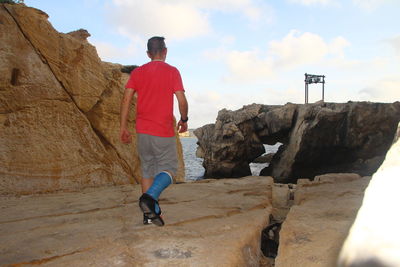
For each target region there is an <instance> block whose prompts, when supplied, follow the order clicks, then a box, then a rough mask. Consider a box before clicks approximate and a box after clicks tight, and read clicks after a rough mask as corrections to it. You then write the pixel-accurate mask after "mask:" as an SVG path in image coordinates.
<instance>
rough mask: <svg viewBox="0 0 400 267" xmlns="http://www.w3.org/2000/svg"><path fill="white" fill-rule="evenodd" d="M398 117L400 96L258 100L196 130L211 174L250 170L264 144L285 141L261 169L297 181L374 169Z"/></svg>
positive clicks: (232, 174) (224, 112) (366, 172)
mask: <svg viewBox="0 0 400 267" xmlns="http://www.w3.org/2000/svg"><path fill="white" fill-rule="evenodd" d="M247 111H248V113H247ZM257 112H259V114H258V115H257ZM399 120H400V102H395V103H392V104H390V103H370V102H348V103H339V104H334V103H318V104H307V105H295V104H286V105H284V106H265V105H257V104H253V105H250V106H245V107H243V108H242V109H240V110H237V111H227V110H222V111H221V112H220V113H219V115H218V117H217V121H216V123H215V124H210V125H207V126H203V127H202V128H199V129H197V130H196V131H195V133H196V136H197V137H198V139H199V142H198V143H199V148H198V150H199V153H198V156H201V157H203V158H204V161H203V166H204V168H205V169H206V176H211V177H239V176H241V175H244V174H247V173H248V172H249V171H250V170H249V169H248V167H247V165H248V164H249V163H251V162H252V161H253V160H254V159H256V158H257V157H258V156H260V155H261V154H262V153H263V151H264V149H263V147H262V144H269V145H273V144H275V143H277V142H281V143H283V145H281V146H280V147H279V149H278V151H277V152H276V153H275V155H274V156H273V158H272V161H271V162H270V164H269V166H268V167H267V168H265V169H263V170H262V171H261V173H260V175H266V176H272V177H274V178H275V180H276V182H280V183H290V182H292V183H295V182H296V180H297V179H298V178H301V177H310V178H314V177H315V176H317V175H321V174H326V173H358V174H359V175H362V176H368V175H372V173H374V172H375V171H376V170H377V168H378V167H379V165H380V164H381V163H382V161H383V158H384V156H385V153H386V152H387V150H388V149H389V147H390V144H391V140H392V138H393V136H394V133H395V130H396V126H397V123H398V122H399Z"/></svg>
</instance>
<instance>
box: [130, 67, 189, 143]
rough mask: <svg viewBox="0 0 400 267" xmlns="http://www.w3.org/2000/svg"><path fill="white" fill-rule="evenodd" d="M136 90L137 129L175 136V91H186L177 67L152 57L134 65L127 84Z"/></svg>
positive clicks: (151, 133) (149, 132) (162, 135)
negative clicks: (134, 67)
mask: <svg viewBox="0 0 400 267" xmlns="http://www.w3.org/2000/svg"><path fill="white" fill-rule="evenodd" d="M125 88H131V89H133V90H135V91H136V92H137V107H136V132H137V133H143V134H150V135H155V136H161V137H172V136H174V135H175V130H174V118H173V112H174V93H175V92H176V91H184V88H183V84H182V78H181V75H180V73H179V71H178V69H177V68H175V67H173V66H171V65H169V64H167V63H165V62H163V61H151V62H149V63H147V64H144V65H143V66H140V67H138V68H136V69H134V70H133V71H132V73H131V76H130V78H129V80H128V82H127V84H126V85H125Z"/></svg>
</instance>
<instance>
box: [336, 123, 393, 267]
mask: <svg viewBox="0 0 400 267" xmlns="http://www.w3.org/2000/svg"><path fill="white" fill-rule="evenodd" d="M399 137H400V125H399V126H398V129H397V136H396V137H395V143H394V144H393V146H392V147H391V149H390V150H389V152H388V153H387V155H386V158H385V161H384V162H383V164H382V166H381V167H380V168H379V169H378V171H377V172H376V173H375V174H374V175H373V176H372V179H371V182H370V184H369V185H368V188H367V190H366V191H365V197H364V200H363V204H362V207H361V208H360V210H359V211H358V214H357V218H356V220H355V222H354V224H353V226H352V227H351V230H350V232H349V235H348V237H347V239H346V241H345V243H344V245H343V248H342V251H341V255H340V261H339V266H341V267H342V266H343V267H350V266H387V267H395V266H400V254H399V251H400V228H399V225H400V216H399V214H398V204H399V187H400V179H399V173H400V140H399Z"/></svg>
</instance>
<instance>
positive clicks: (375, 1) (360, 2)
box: [353, 0, 389, 11]
mask: <svg viewBox="0 0 400 267" xmlns="http://www.w3.org/2000/svg"><path fill="white" fill-rule="evenodd" d="M387 2H389V1H388V0H353V4H354V5H355V6H356V7H358V8H361V9H363V10H366V11H373V10H375V9H376V8H378V7H379V6H381V5H383V4H384V3H387Z"/></svg>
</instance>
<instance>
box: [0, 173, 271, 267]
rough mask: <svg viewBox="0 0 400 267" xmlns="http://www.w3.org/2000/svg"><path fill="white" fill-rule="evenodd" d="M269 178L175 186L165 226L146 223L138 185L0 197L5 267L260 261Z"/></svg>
mask: <svg viewBox="0 0 400 267" xmlns="http://www.w3.org/2000/svg"><path fill="white" fill-rule="evenodd" d="M270 190H271V180H270V179H267V178H266V177H247V178H242V179H230V180H225V179H222V180H204V181H202V182H194V183H187V184H177V185H172V186H170V187H169V188H168V189H167V190H166V191H165V192H164V193H163V195H162V198H161V199H160V205H161V208H162V210H163V218H164V220H165V222H166V225H165V226H164V227H157V226H154V225H143V224H142V218H143V217H142V216H143V215H142V213H141V211H140V209H139V207H138V198H139V197H140V187H139V186H137V185H121V186H115V187H101V188H88V189H85V190H82V191H81V192H58V193H52V194H42V195H32V196H22V197H4V196H3V197H0V203H1V204H0V240H1V242H0V265H1V266H38V265H40V266H257V265H258V262H259V260H260V259H259V258H260V235H261V231H262V229H263V228H264V227H265V226H266V225H267V224H268V220H269V214H270V210H271V208H270V202H269V200H268V192H270Z"/></svg>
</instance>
